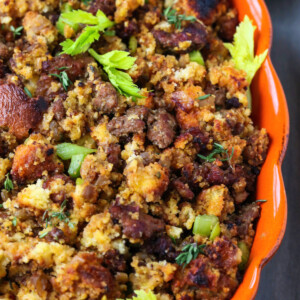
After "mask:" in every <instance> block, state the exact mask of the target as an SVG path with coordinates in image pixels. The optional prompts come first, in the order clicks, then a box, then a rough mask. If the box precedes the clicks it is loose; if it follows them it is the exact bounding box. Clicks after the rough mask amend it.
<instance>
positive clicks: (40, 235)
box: [39, 231, 49, 239]
mask: <svg viewBox="0 0 300 300" xmlns="http://www.w3.org/2000/svg"><path fill="white" fill-rule="evenodd" d="M48 233H49V231H45V232H43V233H41V234H39V238H40V239H42V238H44V237H45V236H46V235H47V234H48Z"/></svg>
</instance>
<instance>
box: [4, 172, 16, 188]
mask: <svg viewBox="0 0 300 300" xmlns="http://www.w3.org/2000/svg"><path fill="white" fill-rule="evenodd" d="M4 188H5V189H6V190H7V191H11V190H12V189H13V188H14V185H13V182H12V181H11V180H10V178H9V175H8V174H6V179H5V181H4Z"/></svg>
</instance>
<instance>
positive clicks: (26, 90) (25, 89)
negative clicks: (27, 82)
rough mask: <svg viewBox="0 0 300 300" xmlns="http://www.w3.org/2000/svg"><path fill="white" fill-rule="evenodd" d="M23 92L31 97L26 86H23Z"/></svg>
mask: <svg viewBox="0 0 300 300" xmlns="http://www.w3.org/2000/svg"><path fill="white" fill-rule="evenodd" d="M24 92H25V93H26V94H27V96H28V97H30V98H32V94H31V92H30V91H29V89H28V88H27V87H26V86H25V87H24Z"/></svg>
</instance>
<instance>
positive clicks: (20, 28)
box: [10, 26, 23, 38]
mask: <svg viewBox="0 0 300 300" xmlns="http://www.w3.org/2000/svg"><path fill="white" fill-rule="evenodd" d="M22 30H23V26H20V27H17V28H15V27H14V26H10V31H11V32H12V33H13V35H14V38H15V37H16V36H17V35H21V32H22Z"/></svg>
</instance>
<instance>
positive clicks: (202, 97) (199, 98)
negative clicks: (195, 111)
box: [197, 94, 211, 100]
mask: <svg viewBox="0 0 300 300" xmlns="http://www.w3.org/2000/svg"><path fill="white" fill-rule="evenodd" d="M210 96H211V94H207V95H203V96H200V97H198V98H197V100H205V99H207V98H209V97H210Z"/></svg>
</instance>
